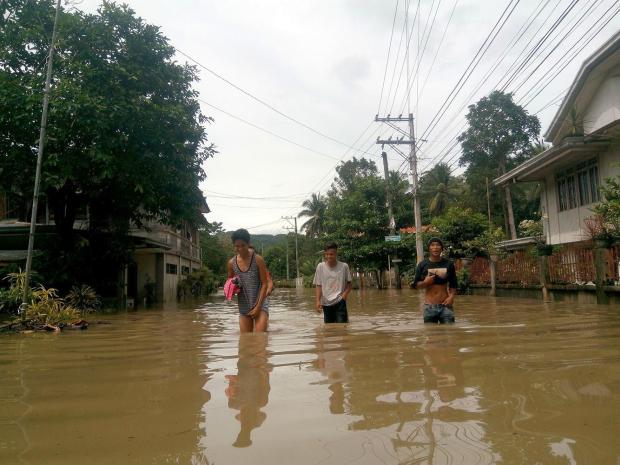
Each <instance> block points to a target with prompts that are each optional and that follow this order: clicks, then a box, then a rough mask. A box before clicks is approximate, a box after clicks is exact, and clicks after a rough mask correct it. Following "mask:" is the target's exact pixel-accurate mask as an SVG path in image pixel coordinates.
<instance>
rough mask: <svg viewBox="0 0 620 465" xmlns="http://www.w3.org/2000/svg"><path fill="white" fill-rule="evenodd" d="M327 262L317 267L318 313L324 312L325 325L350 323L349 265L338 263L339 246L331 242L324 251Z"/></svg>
mask: <svg viewBox="0 0 620 465" xmlns="http://www.w3.org/2000/svg"><path fill="white" fill-rule="evenodd" d="M323 253H324V257H325V261H323V262H321V263H319V264H318V265H317V266H316V272H315V274H314V281H313V284H314V285H315V286H316V290H315V296H316V304H315V305H316V311H317V313H321V312H323V321H325V323H348V322H349V316H348V313H347V296H348V295H349V292H351V287H352V286H351V281H352V277H351V270H349V265H347V264H346V263H344V262H340V261H338V246H337V245H336V244H335V243H333V242H330V243H328V244H326V245H325V248H324V249H323Z"/></svg>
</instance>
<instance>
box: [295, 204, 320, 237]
mask: <svg viewBox="0 0 620 465" xmlns="http://www.w3.org/2000/svg"><path fill="white" fill-rule="evenodd" d="M301 206H302V207H304V210H302V211H300V212H299V215H297V216H300V217H301V216H307V217H309V219H308V220H306V222H305V223H304V224H302V225H301V230H302V231H303V230H305V231H306V234H307V235H308V236H310V237H319V236H321V234H323V232H324V231H325V211H326V210H327V202H326V201H325V197H323V196H322V195H321V194H320V193H318V194H314V193H313V194H312V197H310V198H309V199H306V200H304V202H303V203H302V204H301Z"/></svg>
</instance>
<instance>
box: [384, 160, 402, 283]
mask: <svg viewBox="0 0 620 465" xmlns="http://www.w3.org/2000/svg"><path fill="white" fill-rule="evenodd" d="M381 157H382V158H383V174H384V176H385V198H386V199H387V207H388V217H389V219H390V225H389V226H390V235H391V236H393V235H394V234H395V232H396V220H394V210H393V209H392V196H391V195H390V182H389V179H390V172H389V170H388V161H387V153H385V151H383V152H381ZM399 262H400V260H399V258H398V254H394V261H393V263H394V276H396V289H400V288H401V283H400V271H399V269H398V263H399ZM389 265H390V259H389V257H388V269H389Z"/></svg>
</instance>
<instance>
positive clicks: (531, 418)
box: [0, 289, 620, 465]
mask: <svg viewBox="0 0 620 465" xmlns="http://www.w3.org/2000/svg"><path fill="white" fill-rule="evenodd" d="M312 303H313V294H312V291H303V292H301V293H300V292H298V291H296V290H286V289H278V290H277V292H276V293H275V294H274V295H273V297H272V300H271V312H270V313H271V331H270V333H269V334H267V335H239V332H238V326H237V316H236V315H237V314H236V307H235V304H234V303H226V302H224V300H223V298H222V296H221V295H217V296H214V297H212V298H210V299H208V300H207V301H205V302H200V303H198V304H192V303H187V304H179V305H176V306H171V307H167V308H165V309H154V310H149V311H137V312H132V313H127V314H118V315H111V316H109V317H107V316H106V317H105V319H107V320H109V323H110V324H108V325H94V326H91V328H90V329H89V330H88V331H85V332H81V333H67V334H61V335H30V336H8V337H2V338H0V379H1V380H2V382H1V383H0V405H2V408H0V463H50V464H53V463H72V461H73V460H74V459H75V457H76V455H75V454H76V450H79V451H80V457H81V460H82V461H83V462H84V463H89V464H110V463H123V464H138V463H140V464H142V463H149V464H168V463H192V464H207V463H208V464H213V463H216V464H220V465H221V464H233V465H239V464H246V463H257V464H259V463H269V464H291V463H294V464H300V465H303V464H318V463H320V464H342V463H352V464H366V463H368V464H376V463H386V464H400V463H433V464H448V463H464V464H469V463H472V464H473V463H476V464H496V463H509V464H510V463H522V464H531V463H559V462H558V460H563V461H564V462H566V463H578V464H587V463H597V464H610V465H615V464H616V463H617V457H618V456H620V446H618V445H617V443H618V441H617V439H616V436H617V433H618V431H619V429H618V421H617V415H616V414H615V412H617V411H618V410H620V409H619V407H620V394H619V390H620V344H618V341H619V340H620V315H619V314H618V312H617V310H616V309H613V308H611V307H597V306H588V305H578V306H574V305H568V304H549V303H542V302H538V301H525V300H524V301H520V300H510V299H501V298H486V297H475V296H464V297H460V296H459V298H458V299H457V305H456V316H457V323H456V324H455V325H452V326H440V325H430V326H425V325H423V324H422V322H421V317H420V310H419V308H420V303H421V302H420V295H419V294H417V293H416V292H414V291H410V290H402V291H395V290H390V291H374V290H365V291H354V292H353V293H352V294H351V296H350V299H349V302H348V306H349V312H350V318H351V323H350V324H349V325H327V326H326V325H324V324H323V323H322V321H321V316H320V315H317V314H316V313H315V312H314V310H313V308H312ZM564 462H562V463H564Z"/></svg>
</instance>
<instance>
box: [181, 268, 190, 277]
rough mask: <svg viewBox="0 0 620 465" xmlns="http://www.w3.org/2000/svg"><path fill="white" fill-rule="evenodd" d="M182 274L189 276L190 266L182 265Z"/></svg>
mask: <svg viewBox="0 0 620 465" xmlns="http://www.w3.org/2000/svg"><path fill="white" fill-rule="evenodd" d="M181 274H183V275H186V276H187V275H188V274H189V266H182V267H181Z"/></svg>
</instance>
